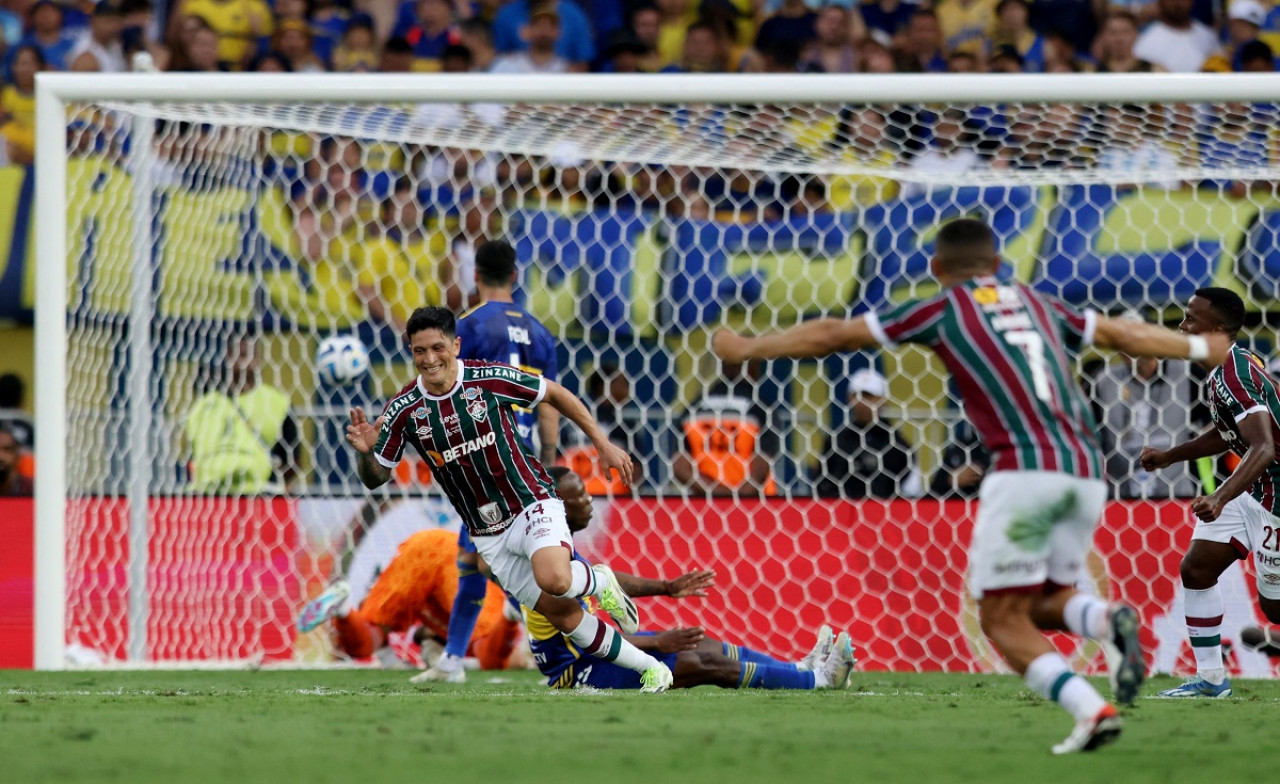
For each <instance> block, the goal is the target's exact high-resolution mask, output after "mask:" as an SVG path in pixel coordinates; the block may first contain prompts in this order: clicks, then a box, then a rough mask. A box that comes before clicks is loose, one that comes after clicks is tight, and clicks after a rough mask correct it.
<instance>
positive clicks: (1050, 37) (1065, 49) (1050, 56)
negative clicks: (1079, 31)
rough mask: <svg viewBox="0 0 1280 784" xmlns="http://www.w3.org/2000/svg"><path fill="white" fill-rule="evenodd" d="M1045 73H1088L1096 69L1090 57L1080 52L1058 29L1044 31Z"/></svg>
mask: <svg viewBox="0 0 1280 784" xmlns="http://www.w3.org/2000/svg"><path fill="white" fill-rule="evenodd" d="M1044 70H1045V73H1089V72H1091V71H1094V70H1096V67H1095V65H1094V63H1093V60H1092V58H1089V57H1086V56H1083V55H1081V54H1080V49H1079V48H1077V47H1076V45H1075V43H1074V42H1073V41H1072V40H1071V38H1070V37H1068V36H1067V34H1066V33H1063V32H1062V31H1060V30H1050V31H1049V32H1047V33H1044Z"/></svg>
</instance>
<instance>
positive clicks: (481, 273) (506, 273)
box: [476, 240, 516, 286]
mask: <svg viewBox="0 0 1280 784" xmlns="http://www.w3.org/2000/svg"><path fill="white" fill-rule="evenodd" d="M515 272H516V249H515V248H513V247H511V243H509V242H506V241H505V240H490V241H489V242H486V243H484V244H483V245H481V246H480V247H479V248H477V249H476V275H477V276H478V277H479V278H480V282H481V283H483V284H485V285H486V286H505V285H507V284H508V283H510V282H511V276H512V275H514V274H515Z"/></svg>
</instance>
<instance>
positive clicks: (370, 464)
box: [347, 406, 391, 490]
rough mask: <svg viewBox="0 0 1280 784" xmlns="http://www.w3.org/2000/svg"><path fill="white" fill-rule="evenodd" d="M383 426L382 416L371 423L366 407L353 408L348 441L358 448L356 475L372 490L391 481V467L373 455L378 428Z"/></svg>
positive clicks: (348, 428) (348, 427)
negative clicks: (366, 413)
mask: <svg viewBox="0 0 1280 784" xmlns="http://www.w3.org/2000/svg"><path fill="white" fill-rule="evenodd" d="M381 426H382V418H381V417H379V418H378V421H377V422H376V423H370V422H369V419H368V418H367V417H366V416H365V415H364V409H362V408H360V407H359V406H356V407H355V408H353V409H351V424H349V425H347V443H349V444H351V446H352V447H354V448H355V450H356V475H357V476H359V477H360V481H361V482H362V483H364V486H365V487H367V488H369V489H370V490H373V489H374V488H377V487H381V486H382V485H385V484H386V483H387V482H389V481H391V469H390V468H387V467H386V466H384V465H382V464H381V463H379V462H378V460H377V459H376V458H375V457H374V456H373V447H374V445H375V444H377V443H378V429H379V428H380V427H381Z"/></svg>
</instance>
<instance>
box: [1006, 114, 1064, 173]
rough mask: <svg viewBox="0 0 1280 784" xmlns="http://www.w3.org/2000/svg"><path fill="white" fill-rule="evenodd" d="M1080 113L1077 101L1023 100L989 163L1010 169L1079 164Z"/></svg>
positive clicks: (1054, 167)
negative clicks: (1003, 139) (1039, 101)
mask: <svg viewBox="0 0 1280 784" xmlns="http://www.w3.org/2000/svg"><path fill="white" fill-rule="evenodd" d="M1082 122H1083V117H1082V115H1081V112H1080V106H1079V105H1078V104H1063V103H1055V104H1048V105H1045V104H1025V105H1023V106H1022V107H1020V108H1019V109H1018V110H1017V113H1016V114H1015V115H1014V116H1013V118H1012V120H1011V122H1010V125H1009V135H1008V138H1007V139H1006V140H1005V144H1004V145H1003V146H1002V147H1001V148H1000V153H999V155H998V157H997V158H996V160H995V161H994V162H993V164H992V165H993V167H994V168H998V169H1002V168H1012V169H1023V170H1027V169H1057V168H1080V167H1082V166H1084V165H1085V159H1084V157H1083V154H1082V152H1081V149H1082V147H1081V145H1082V142H1083V128H1082Z"/></svg>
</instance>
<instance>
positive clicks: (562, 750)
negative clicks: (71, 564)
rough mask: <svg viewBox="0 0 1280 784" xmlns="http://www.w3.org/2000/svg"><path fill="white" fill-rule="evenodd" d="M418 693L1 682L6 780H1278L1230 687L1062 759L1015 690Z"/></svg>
mask: <svg viewBox="0 0 1280 784" xmlns="http://www.w3.org/2000/svg"><path fill="white" fill-rule="evenodd" d="M409 674H410V673H407V672H403V671H392V672H388V671H332V672H144V673H139V672H73V673H31V672H18V671H0V781H3V782H6V784H27V783H28V782H60V783H61V782H81V781H86V782H88V781H92V782H117V781H118V782H166V784H170V783H172V782H188V781H201V782H203V781H209V782H233V783H234V784H248V782H273V783H276V784H281V783H283V782H352V784H356V783H359V784H364V783H365V782H375V781H378V782H398V781H413V782H432V783H434V782H473V781H475V782H479V781H485V782H522V783H523V782H532V783H533V784H540V783H541V782H548V783H549V784H566V783H567V782H572V781H575V780H576V781H584V780H586V781H592V782H597V783H598V784H615V783H616V782H645V784H654V783H655V782H668V781H671V782H676V781H693V782H700V783H705V782H733V784H749V783H750V782H769V783H770V784H784V783H785V782H792V781H796V782H828V781H831V782H834V781H840V782H899V781H901V782H911V783H912V784H915V783H916V782H929V783H930V784H937V783H938V782H951V781H955V782H981V783H982V784H998V783H999V782H1017V783H1018V784H1032V783H1034V782H1042V781H1043V782H1053V783H1054V784H1069V783H1070V782H1117V783H1120V782H1123V784H1129V783H1130V782H1153V784H1154V783H1155V782H1160V783H1161V784H1163V783H1164V782H1182V781H1185V782H1197V783H1198V784H1199V783H1202V782H1204V781H1205V780H1209V781H1214V782H1234V781H1245V780H1247V779H1251V778H1255V777H1256V776H1257V775H1258V771H1259V770H1260V769H1270V767H1271V764H1270V763H1271V756H1272V755H1271V753H1270V752H1274V750H1275V748H1276V745H1275V744H1276V741H1275V727H1276V723H1275V715H1276V712H1277V710H1278V709H1280V682H1275V681H1238V682H1233V684H1232V685H1233V687H1234V688H1235V693H1236V696H1235V697H1233V698H1231V699H1227V700H1215V701H1189V702H1183V701H1178V702H1175V701H1168V700H1157V699H1152V698H1142V699H1140V700H1139V701H1138V704H1137V705H1136V706H1135V707H1133V708H1129V709H1127V711H1126V726H1125V732H1124V735H1123V736H1122V737H1121V738H1120V741H1119V742H1118V743H1116V744H1115V745H1113V746H1110V747H1107V748H1105V749H1102V750H1100V751H1098V752H1096V753H1092V754H1080V755H1073V756H1069V757H1054V756H1052V755H1051V754H1050V753H1049V747H1050V746H1051V745H1052V744H1053V743H1056V742H1057V741H1059V740H1061V739H1062V738H1063V737H1064V736H1065V735H1066V734H1067V732H1068V731H1069V730H1070V721H1069V719H1068V718H1067V716H1066V714H1064V713H1063V712H1062V711H1061V710H1059V709H1058V708H1057V707H1056V706H1054V705H1052V704H1049V703H1046V702H1045V701H1044V700H1041V699H1040V698H1039V697H1036V696H1033V695H1031V694H1030V693H1029V692H1027V691H1026V689H1024V688H1023V687H1022V683H1021V681H1019V680H1018V679H1016V678H1013V677H1011V676H997V675H956V674H938V673H929V674H894V673H855V674H854V677H853V681H852V684H851V687H850V689H849V690H848V691H843V692H817V693H810V692H766V691H742V692H737V691H724V690H718V689H712V688H702V689H696V690H693V691H685V692H671V693H668V694H663V695H657V696H650V695H640V694H637V693H630V692H627V693H622V692H591V693H582V692H565V693H561V692H550V691H548V690H547V689H546V688H545V687H544V686H542V683H541V681H540V680H539V679H538V678H537V677H536V676H535V675H534V674H533V673H525V672H518V673H501V674H493V675H490V674H478V673H471V677H470V679H469V681H468V683H467V684H466V685H465V686H446V685H432V686H429V687H427V686H424V687H417V686H412V685H410V684H409V683H408V676H409ZM1174 684H1175V681H1174V680H1173V679H1171V678H1163V679H1161V678H1157V679H1155V680H1154V681H1153V682H1152V683H1151V684H1149V685H1148V687H1147V688H1146V690H1145V691H1146V693H1147V694H1154V693H1155V691H1156V690H1158V689H1161V688H1167V687H1169V686H1171V685H1174ZM1099 685H1100V686H1102V687H1103V688H1104V689H1105V685H1104V684H1099Z"/></svg>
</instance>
